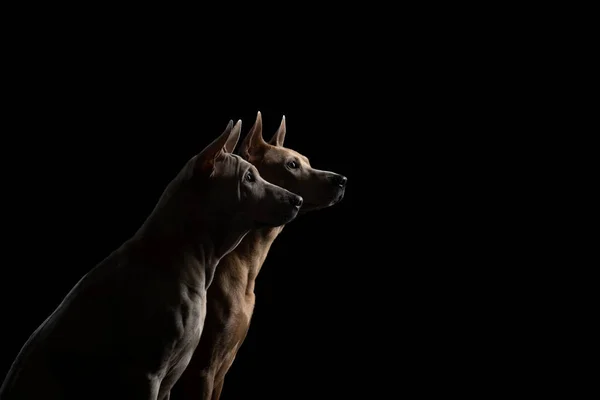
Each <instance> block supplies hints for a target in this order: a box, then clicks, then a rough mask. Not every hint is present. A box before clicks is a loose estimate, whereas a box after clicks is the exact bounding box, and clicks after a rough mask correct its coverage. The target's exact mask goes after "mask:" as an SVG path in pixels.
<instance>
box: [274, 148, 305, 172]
mask: <svg viewBox="0 0 600 400" xmlns="http://www.w3.org/2000/svg"><path fill="white" fill-rule="evenodd" d="M271 151H273V152H274V154H277V155H278V156H281V157H285V158H290V157H295V158H297V159H298V160H300V162H302V163H304V164H306V165H308V166H309V167H310V161H309V160H308V157H306V156H304V155H302V154H300V153H298V152H297V151H295V150H292V149H288V148H287V147H275V146H273V147H272V148H271Z"/></svg>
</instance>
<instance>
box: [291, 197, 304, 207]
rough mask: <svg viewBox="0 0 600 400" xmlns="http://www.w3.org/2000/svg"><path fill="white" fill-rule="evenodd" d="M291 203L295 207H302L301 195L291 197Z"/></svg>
mask: <svg viewBox="0 0 600 400" xmlns="http://www.w3.org/2000/svg"><path fill="white" fill-rule="evenodd" d="M290 204H291V205H293V206H294V207H298V208H300V207H301V206H302V197H300V196H292V197H290Z"/></svg>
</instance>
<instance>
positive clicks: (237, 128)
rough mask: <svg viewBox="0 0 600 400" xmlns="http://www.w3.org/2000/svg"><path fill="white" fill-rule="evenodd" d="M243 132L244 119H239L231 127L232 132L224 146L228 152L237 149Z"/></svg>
mask: <svg viewBox="0 0 600 400" xmlns="http://www.w3.org/2000/svg"><path fill="white" fill-rule="evenodd" d="M241 132H242V120H241V119H238V121H237V122H236V123H235V125H234V126H233V128H232V129H231V133H230V134H229V137H228V138H227V141H226V142H225V146H223V148H224V149H225V151H226V152H227V153H233V150H234V149H235V145H236V144H237V142H238V140H239V139H240V133H241Z"/></svg>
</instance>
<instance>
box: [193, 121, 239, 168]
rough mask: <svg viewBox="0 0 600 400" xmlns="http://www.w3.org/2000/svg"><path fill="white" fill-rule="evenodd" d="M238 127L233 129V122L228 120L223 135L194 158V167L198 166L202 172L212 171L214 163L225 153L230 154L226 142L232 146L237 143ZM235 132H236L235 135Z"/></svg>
mask: <svg viewBox="0 0 600 400" xmlns="http://www.w3.org/2000/svg"><path fill="white" fill-rule="evenodd" d="M236 126H237V124H236ZM240 127H241V124H240ZM240 127H238V129H234V127H233V120H230V121H229V123H228V124H227V127H226V128H225V130H224V131H223V133H221V135H220V136H219V137H218V138H216V139H215V140H213V141H212V143H211V144H209V145H208V146H206V147H205V148H204V150H202V151H201V152H200V154H198V156H197V157H196V163H197V164H196V165H199V166H200V168H201V169H202V170H204V171H212V170H213V168H214V166H215V161H216V160H218V159H219V158H221V157H223V156H224V155H225V153H230V151H229V150H228V146H227V142H231V143H233V145H234V146H235V144H236V143H237V140H238V138H239V137H240V129H239V128H240ZM235 131H237V134H236V132H235ZM236 136H237V137H236ZM233 139H235V140H233Z"/></svg>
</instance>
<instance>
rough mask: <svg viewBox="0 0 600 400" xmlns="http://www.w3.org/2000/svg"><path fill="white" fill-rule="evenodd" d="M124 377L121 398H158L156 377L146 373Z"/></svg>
mask: <svg viewBox="0 0 600 400" xmlns="http://www.w3.org/2000/svg"><path fill="white" fill-rule="evenodd" d="M126 379H127V381H126V384H125V388H124V390H123V393H122V394H123V397H122V398H124V399H130V400H158V392H159V389H160V380H159V379H158V378H155V377H148V375H147V374H139V375H136V376H131V375H130V376H128V377H126ZM119 396H120V394H119ZM167 398H168V397H167Z"/></svg>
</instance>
